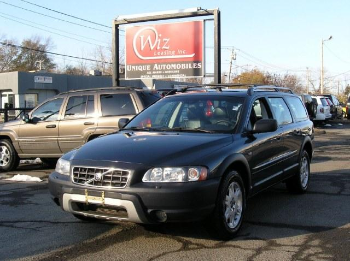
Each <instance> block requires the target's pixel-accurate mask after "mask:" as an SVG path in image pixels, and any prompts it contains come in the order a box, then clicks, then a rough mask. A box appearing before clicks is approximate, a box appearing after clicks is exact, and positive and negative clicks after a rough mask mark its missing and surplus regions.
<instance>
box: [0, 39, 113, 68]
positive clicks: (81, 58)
mask: <svg viewBox="0 0 350 261" xmlns="http://www.w3.org/2000/svg"><path fill="white" fill-rule="evenodd" d="M0 44H2V45H6V46H11V47H15V48H21V49H25V50H29V51H34V52H38V53H47V54H52V55H58V56H63V57H68V58H74V59H80V60H85V61H90V62H99V63H107V64H112V63H110V62H104V61H99V60H94V59H89V58H83V57H77V56H72V55H67V54H61V53H54V52H49V51H43V50H38V49H33V48H29V47H25V46H20V45H16V44H10V43H5V42H0Z"/></svg>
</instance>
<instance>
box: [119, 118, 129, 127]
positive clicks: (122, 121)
mask: <svg viewBox="0 0 350 261" xmlns="http://www.w3.org/2000/svg"><path fill="white" fill-rule="evenodd" d="M128 122H129V119H128V118H120V119H119V121H118V128H119V129H122V128H124V126H125V125H126V124H127V123H128Z"/></svg>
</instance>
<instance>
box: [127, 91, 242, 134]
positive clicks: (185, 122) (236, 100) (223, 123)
mask: <svg viewBox="0 0 350 261" xmlns="http://www.w3.org/2000/svg"><path fill="white" fill-rule="evenodd" d="M243 101H244V99H243V98H240V97H232V96H231V97H230V96H228V97H227V96H226V97H225V96H217V97H216V96H210V97H203V96H192V95H179V96H176V95H175V96H171V97H169V98H164V99H162V100H160V101H158V102H157V103H155V104H154V105H152V106H151V107H149V108H147V109H146V110H144V111H143V112H141V113H140V114H139V115H138V116H136V117H135V118H134V119H133V120H132V121H131V122H130V123H128V124H127V125H126V126H125V128H124V129H133V130H155V131H197V132H231V131H233V130H234V128H235V127H236V124H237V122H238V119H239V117H240V112H241V108H242V103H243Z"/></svg>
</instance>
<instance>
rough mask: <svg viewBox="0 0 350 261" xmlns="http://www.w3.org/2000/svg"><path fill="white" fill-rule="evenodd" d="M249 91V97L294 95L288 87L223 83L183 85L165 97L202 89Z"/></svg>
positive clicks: (170, 91)
mask: <svg viewBox="0 0 350 261" xmlns="http://www.w3.org/2000/svg"><path fill="white" fill-rule="evenodd" d="M242 87H243V88H244V89H247V94H248V95H250V96H251V95H253V93H254V92H258V91H269V92H288V93H291V94H293V91H292V90H291V89H290V88H287V87H278V86H275V85H256V84H250V83H247V84H246V83H221V84H198V85H182V86H181V87H179V88H174V89H171V90H169V92H168V93H167V94H166V95H165V96H167V95H172V94H175V93H177V92H186V91H191V90H196V89H198V88H201V89H202V90H206V89H215V90H217V91H218V92H222V90H223V89H242Z"/></svg>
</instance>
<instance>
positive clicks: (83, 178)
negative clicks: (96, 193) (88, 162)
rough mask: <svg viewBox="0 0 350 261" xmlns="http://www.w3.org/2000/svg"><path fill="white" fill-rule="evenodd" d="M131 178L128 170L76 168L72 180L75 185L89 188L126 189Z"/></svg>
mask: <svg viewBox="0 0 350 261" xmlns="http://www.w3.org/2000/svg"><path fill="white" fill-rule="evenodd" d="M129 176H130V171H128V170H121V169H108V168H91V167H74V168H73V175H72V180H73V183H75V184H82V185H87V186H94V187H113V188H124V187H125V186H126V184H127V182H128V179H129Z"/></svg>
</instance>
